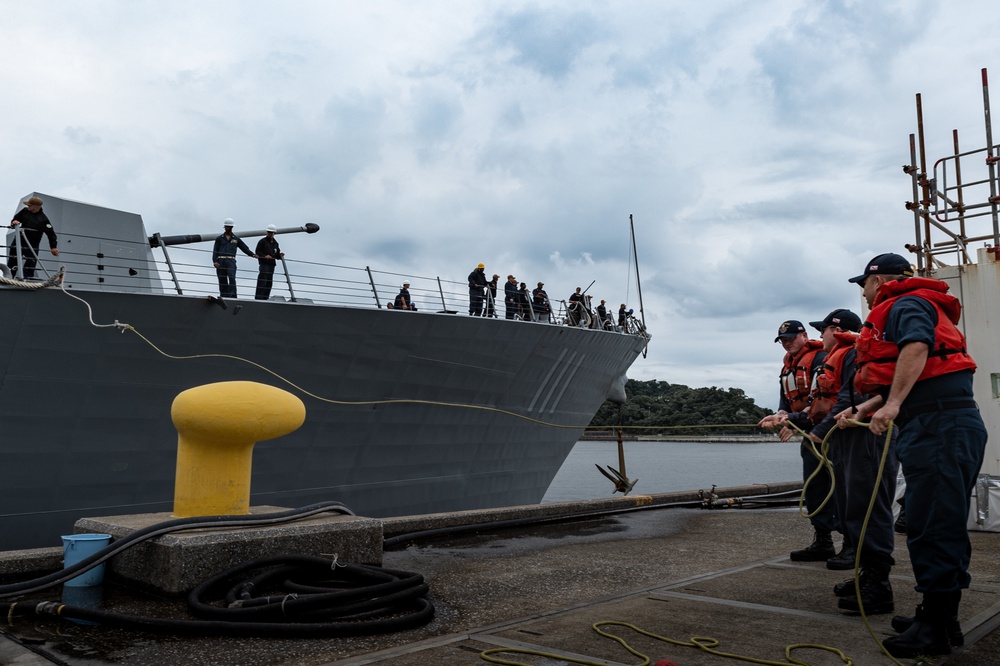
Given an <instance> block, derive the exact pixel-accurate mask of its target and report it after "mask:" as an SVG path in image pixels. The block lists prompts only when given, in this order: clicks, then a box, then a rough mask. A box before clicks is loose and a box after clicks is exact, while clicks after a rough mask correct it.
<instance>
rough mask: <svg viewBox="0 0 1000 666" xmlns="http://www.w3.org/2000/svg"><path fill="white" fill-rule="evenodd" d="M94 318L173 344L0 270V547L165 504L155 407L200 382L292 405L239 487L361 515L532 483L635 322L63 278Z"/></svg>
mask: <svg viewBox="0 0 1000 666" xmlns="http://www.w3.org/2000/svg"><path fill="white" fill-rule="evenodd" d="M75 293H78V294H79V295H80V296H81V297H83V298H84V299H86V301H87V302H89V303H90V304H91V305H92V306H93V310H94V320H95V321H97V322H98V323H108V322H112V321H115V320H118V321H120V322H124V323H128V324H131V325H132V326H134V327H135V328H136V330H138V331H139V332H140V333H142V334H143V335H144V336H146V337H147V338H149V339H150V341H152V342H153V343H155V344H156V345H157V346H158V347H160V349H162V350H163V351H164V352H166V353H168V354H172V355H197V354H228V355H233V356H239V357H243V358H246V359H249V360H252V361H254V362H257V363H260V364H261V365H264V366H266V367H268V368H269V369H271V370H273V371H274V372H275V373H277V374H279V375H281V376H282V377H285V378H287V379H288V380H290V381H291V382H294V383H295V384H297V385H298V386H300V387H302V388H303V389H305V390H307V391H310V392H312V393H315V394H317V395H319V396H322V397H323V398H329V399H334V400H339V401H379V400H398V399H402V400H406V399H417V400H421V401H429V402H430V403H458V404H461V405H475V406H486V407H495V408H498V409H502V410H507V411H510V412H514V413H515V414H519V415H522V416H525V417H529V418H530V419H536V420H537V421H543V422H546V423H551V424H556V425H559V426H571V427H567V428H559V427H551V426H549V425H543V424H541V423H538V422H535V421H531V420H524V419H519V418H515V417H513V416H510V415H506V414H502V413H498V412H495V411H488V410H482V409H469V408H463V407H455V406H447V405H437V404H427V403H421V404H405V403H404V404H376V405H370V404H368V405H354V406H351V405H340V404H332V403H328V402H324V401H321V400H317V399H314V398H311V397H308V396H306V395H303V394H302V393H300V392H299V391H298V390H296V389H294V388H292V387H290V386H288V385H286V384H283V383H282V382H281V381H280V380H278V379H277V378H275V377H274V376H273V375H270V374H268V373H267V372H264V371H262V370H260V369H258V368H255V367H252V366H250V365H248V364H245V363H241V362H239V361H236V360H232V359H223V358H199V359H191V360H173V359H169V358H166V357H165V356H163V355H161V354H160V353H159V352H157V351H156V350H155V349H153V348H152V347H151V346H150V345H148V344H147V343H146V342H144V341H143V340H142V339H141V338H140V337H139V336H137V335H135V334H134V333H131V332H124V333H123V332H121V331H119V330H116V329H112V328H97V327H94V326H92V325H91V324H90V323H89V322H88V319H87V311H86V308H85V307H84V305H83V304H81V303H80V302H78V301H75V300H73V299H71V298H70V297H68V296H67V295H66V294H63V293H61V291H59V290H57V289H44V290H38V291H21V290H14V289H0V312H3V319H4V323H3V326H2V327H0V431H2V439H0V460H2V464H0V549H12V548H27V547H36V546H44V545H48V546H51V545H56V544H57V543H58V536H59V534H60V533H67V532H70V531H71V529H72V525H73V522H74V521H75V520H76V519H77V518H79V517H81V516H84V515H117V514H127V513H142V512H149V511H169V510H170V509H171V507H172V498H173V483H174V471H175V453H176V445H177V435H176V431H175V430H174V429H173V426H172V423H171V421H170V406H171V402H172V401H173V399H174V397H175V396H176V395H177V394H178V393H179V392H181V391H183V390H185V389H188V388H191V387H193V386H198V385H201V384H206V383H212V382H219V381H230V380H251V381H257V382H263V383H267V384H271V385H274V386H278V387H281V388H285V389H286V390H289V391H291V392H293V393H295V394H297V395H299V397H301V398H302V399H303V401H304V402H305V405H306V410H307V417H306V423H305V424H304V425H303V426H302V428H301V429H299V430H298V431H296V432H295V433H293V434H291V435H288V436H286V437H283V438H281V439H278V440H275V441H270V442H261V443H259V444H257V446H256V447H255V450H254V468H253V469H254V471H253V482H252V503H253V504H257V505H259V504H270V505H278V506H289V507H295V506H302V505H305V504H309V503H312V502H316V501H321V500H339V501H341V502H344V503H345V504H347V505H348V506H349V507H351V508H352V509H353V510H354V511H355V512H357V513H359V514H362V515H369V516H387V515H407V514H420V513H427V512H437V511H450V510H461V509H472V508H482V507H493V506H505V505H514V504H525V503H534V502H538V501H539V500H540V499H541V498H542V495H543V494H544V492H545V490H546V488H547V487H548V485H549V483H550V482H551V480H552V478H553V476H554V475H555V473H556V472H557V471H558V469H559V466H560V465H561V464H562V462H563V460H564V459H565V457H566V455H567V454H568V453H569V451H570V449H571V448H572V446H573V444H574V442H576V440H577V439H578V438H579V436H580V434H581V432H582V430H583V426H585V425H586V424H588V423H589V421H590V419H591V418H592V417H593V414H594V413H595V412H596V410H597V409H598V408H599V407H600V405H601V404H602V403H603V401H604V400H605V398H606V396H607V395H608V393H609V390H611V388H612V387H613V386H614V384H615V382H617V381H619V380H620V379H621V378H622V377H623V375H624V373H625V372H626V370H627V369H628V367H629V366H630V365H631V364H632V362H633V361H634V360H635V358H636V356H637V355H638V354H639V353H640V352H641V351H642V348H643V346H644V345H645V344H646V342H645V340H643V339H642V338H638V337H636V336H633V335H626V334H622V333H618V332H609V331H599V330H591V329H581V328H571V327H566V326H553V325H547V324H540V323H533V322H520V321H505V320H502V319H501V320H496V319H483V318H478V317H468V316H460V315H453V314H435V313H424V312H416V313H411V312H394V311H391V310H381V309H363V308H351V307H336V306H321V305H308V304H292V303H276V302H264V301H241V302H239V306H240V307H233V304H230V308H229V309H228V310H223V309H222V308H220V307H218V306H217V305H214V304H212V303H210V302H209V301H208V300H207V299H205V298H201V297H188V296H177V295H166V294H150V293H113V292H98V291H93V292H92V291H82V292H75Z"/></svg>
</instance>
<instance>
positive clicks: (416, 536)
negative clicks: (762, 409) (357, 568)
mask: <svg viewBox="0 0 1000 666" xmlns="http://www.w3.org/2000/svg"><path fill="white" fill-rule="evenodd" d="M800 494H801V491H799V490H787V491H783V492H780V493H770V494H765V495H748V496H746V497H742V498H740V499H741V500H742V502H744V503H747V504H765V503H772V502H768V501H767V500H761V501H758V500H757V498H779V497H782V496H785V495H789V496H792V495H794V496H795V497H796V498H797V497H798V496H799V495H800ZM795 501H796V502H797V501H798V500H797V499H796V500H795ZM785 502H791V500H790V499H786V500H774V501H773V504H775V505H778V504H783V503H785ZM703 506H704V502H703V501H702V500H700V499H697V500H684V501H677V502H663V503H660V504H642V505H635V506H625V507H615V508H611V509H593V510H590V511H570V512H567V513H559V514H551V515H547V516H531V517H527V518H511V519H510V520H496V521H493V522H488V523H473V524H468V525H452V526H450V527H438V528H435V529H430V530H420V531H417V532H407V533H404V534H397V535H394V536H391V537H388V538H385V539H383V540H382V550H384V551H388V550H392V549H394V548H397V547H399V546H402V545H405V544H409V543H413V542H415V541H420V540H423V539H433V538H437V537H442V536H455V535H458V534H465V533H467V532H488V531H490V530H500V529H505V528H508V527H523V526H528V525H542V524H548V523H561V522H569V521H574V520H586V519H587V518H599V517H601V516H613V515H616V514H619V513H632V512H634V511H654V510H656V509H678V508H691V509H697V508H702V507H703ZM746 508H753V507H749V506H748V507H746Z"/></svg>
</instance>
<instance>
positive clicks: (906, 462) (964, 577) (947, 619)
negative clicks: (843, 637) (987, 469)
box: [837, 253, 987, 658]
mask: <svg viewBox="0 0 1000 666" xmlns="http://www.w3.org/2000/svg"><path fill="white" fill-rule="evenodd" d="M849 281H850V282H853V283H855V284H858V285H860V286H861V289H862V293H863V294H864V297H865V299H866V300H867V301H868V305H869V306H870V307H871V309H872V311H871V314H869V315H868V320H867V321H866V322H865V326H864V329H863V330H862V332H861V337H860V339H859V340H858V342H857V368H858V370H857V375H856V377H855V384H856V386H857V387H858V389H859V390H860V391H862V392H869V391H870V392H873V393H876V394H877V395H876V397H874V398H872V399H870V400H868V401H866V402H865V403H863V404H861V405H859V406H858V412H857V414H858V417H860V418H865V417H868V416H869V415H870V416H871V422H870V424H869V426H868V427H869V430H871V432H873V433H875V434H876V435H882V434H883V433H884V432H885V431H886V429H887V428H888V426H889V424H890V422H894V423H895V424H896V426H898V427H899V441H898V443H897V445H896V452H897V454H898V456H899V463H900V465H901V466H902V468H903V475H904V476H905V478H906V497H905V501H906V545H907V547H908V549H909V551H910V563H911V564H912V566H913V574H914V577H915V578H916V580H917V585H916V590H917V592H920V593H922V594H923V602H922V603H921V604H920V605H919V606H917V611H916V614H915V615H914V617H913V618H908V617H896V618H893V622H892V626H893V628H894V629H896V631H900V632H902V633H901V634H900V635H898V636H891V637H889V638H886V639H885V640H884V641H882V645H883V646H884V647H885V648H886V650H887V651H888V652H889V653H890V654H891V655H892V656H894V657H902V658H912V657H915V656H916V655H918V654H923V655H939V654H950V653H951V646H952V645H960V644H961V643H962V640H963V639H962V632H961V627H960V626H959V624H958V607H959V604H960V602H961V599H962V590H963V589H965V588H967V587H969V582H970V580H971V579H970V576H969V573H968V567H969V558H970V556H971V553H972V545H971V543H970V541H969V533H968V529H967V528H966V525H967V521H968V517H969V495H970V494H971V492H972V488H973V486H974V484H975V481H976V475H977V474H978V473H979V469H980V467H981V466H982V462H983V454H984V451H985V448H986V436H987V435H986V428H985V426H984V425H983V420H982V417H981V416H980V415H979V409H978V407H977V406H976V403H975V400H974V399H973V394H972V373H973V371H974V370H975V368H976V364H975V362H974V361H973V360H972V357H971V356H969V354H968V352H967V351H966V346H965V337H964V336H963V335H962V333H961V332H960V331H959V330H958V328H957V327H956V326H955V324H956V323H957V322H958V321H959V316H960V314H961V304H960V303H959V302H958V299H956V298H955V297H953V296H951V295H950V294H948V293H947V291H948V285H947V284H945V283H944V282H942V281H941V280H933V279H928V278H918V277H913V269H912V268H911V267H910V264H909V262H908V261H907V260H906V259H904V258H903V257H901V256H899V255H898V254H892V253H888V254H881V255H879V256H877V257H875V258H873V259H872V260H871V261H869V262H868V264H867V265H866V266H865V270H864V272H863V273H862V274H861V275H858V276H856V277H853V278H851V279H850V280H849ZM849 416H850V414H847V413H844V414H839V415H838V416H837V418H838V420H840V422H841V424H842V425H844V426H847V425H848V424H847V423H846V421H845V420H844V419H846V418H848V417H849Z"/></svg>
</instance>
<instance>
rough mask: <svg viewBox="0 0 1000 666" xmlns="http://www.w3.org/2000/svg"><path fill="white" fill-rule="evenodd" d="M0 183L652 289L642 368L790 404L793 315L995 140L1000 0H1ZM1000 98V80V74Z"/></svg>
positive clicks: (441, 261)
mask: <svg viewBox="0 0 1000 666" xmlns="http://www.w3.org/2000/svg"><path fill="white" fill-rule="evenodd" d="M0 12H2V15H3V16H4V25H5V27H6V29H5V30H4V41H5V49H4V52H5V55H4V57H3V58H2V59H0V87H2V88H3V89H4V91H5V95H4V104H3V105H2V106H0V136H2V137H3V142H2V145H3V147H4V158H5V159H3V160H0V184H2V185H0V188H2V192H3V194H2V197H3V199H2V200H4V201H6V202H7V203H6V205H7V206H8V208H9V210H10V211H11V213H13V212H14V211H15V210H16V209H17V208H18V201H19V199H20V197H23V196H24V195H25V194H27V193H29V192H33V191H39V192H46V193H50V194H54V195H58V196H61V197H66V198H70V199H76V200H79V201H85V202H88V203H94V204H98V205H102V206H108V207H112V208H119V209H123V210H128V211H132V212H137V213H140V214H142V216H143V219H144V221H145V223H146V227H147V229H148V230H149V231H150V232H153V231H159V232H161V233H164V234H170V233H194V232H205V231H212V230H215V229H217V227H218V226H219V224H220V222H221V220H222V219H223V218H226V217H232V218H234V219H235V220H236V221H237V225H238V227H239V226H243V227H244V228H248V227H258V228H259V227H260V226H263V225H265V224H268V223H272V222H274V223H277V224H279V226H280V225H283V224H287V223H291V224H301V223H304V222H316V223H319V224H320V225H321V226H322V227H323V231H321V232H320V234H319V235H318V236H315V237H310V239H309V241H308V242H305V241H304V240H300V239H301V238H303V237H293V236H287V237H283V246H284V249H285V251H286V253H287V254H288V255H289V258H290V259H293V258H304V259H309V260H311V261H324V262H332V263H336V264H341V265H350V266H365V265H370V266H371V267H372V268H377V269H382V270H388V271H398V272H400V273H403V274H412V275H423V276H435V275H440V276H442V277H446V278H451V279H456V280H461V279H463V278H464V276H465V275H466V274H467V273H468V271H469V270H471V268H472V267H473V266H474V265H475V264H476V263H477V262H479V261H483V262H484V263H486V266H487V272H489V273H493V272H496V273H499V274H501V275H502V276H505V275H506V274H508V273H514V274H516V275H517V276H518V277H519V278H520V279H522V280H524V281H526V282H528V283H529V285H533V283H534V282H536V281H538V280H543V281H545V283H546V286H547V288H548V289H549V293H550V295H551V296H553V297H555V298H565V297H567V296H568V295H569V294H570V293H571V292H572V290H573V288H574V287H575V286H578V285H582V286H586V285H587V284H588V283H589V282H590V281H591V280H596V283H595V284H594V286H593V287H592V289H591V292H590V293H591V294H593V295H594V296H595V297H596V298H605V299H607V300H608V302H609V303H611V304H615V305H617V304H618V303H619V302H622V301H626V300H627V301H628V303H629V305H630V306H631V307H634V308H635V309H636V311H638V309H639V307H638V299H637V298H636V291H635V287H634V286H631V287H630V286H629V284H630V280H629V278H630V277H631V278H633V281H634V271H630V269H629V265H628V258H629V247H630V244H629V236H628V220H629V215H630V214H631V215H633V216H634V218H635V223H636V231H637V238H638V254H639V261H640V275H641V278H642V291H643V297H644V305H645V308H644V310H645V317H646V321H647V324H648V327H649V329H650V330H651V331H652V333H653V335H654V336H655V337H654V340H653V343H652V345H651V347H650V354H649V357H648V358H647V359H640V360H639V361H637V363H636V364H635V365H634V366H633V368H632V371H631V373H630V376H632V377H633V378H636V379H644V380H645V379H659V380H664V381H668V382H671V383H680V384H687V385H690V386H719V387H739V388H743V389H744V390H746V391H747V392H748V393H749V394H750V395H751V396H753V397H754V398H755V399H757V401H758V402H759V403H760V404H761V405H763V406H768V407H776V403H777V395H776V393H777V382H776V373H777V365H778V364H779V363H780V357H781V350H780V348H779V347H778V346H777V345H775V344H774V343H773V339H774V335H775V331H776V329H777V327H778V325H779V324H780V323H781V321H782V320H784V319H786V318H797V319H801V320H803V321H809V320H815V319H821V318H822V317H823V316H824V315H825V314H826V313H827V312H829V311H830V310H832V309H834V308H837V307H851V308H852V309H855V310H856V311H857V310H859V308H860V295H859V290H858V289H857V288H856V287H854V286H853V285H849V284H848V283H847V282H846V278H847V277H849V276H851V275H854V274H857V273H858V272H859V271H860V270H861V268H862V267H863V264H864V263H865V262H866V261H867V260H868V259H869V258H870V257H871V256H873V255H875V254H878V253H880V252H883V251H887V250H892V251H899V252H903V249H902V245H903V243H906V242H911V241H912V238H913V231H912V216H911V214H910V213H908V212H907V211H906V210H905V209H904V207H903V202H904V201H905V200H907V199H909V198H911V196H910V187H911V186H910V181H909V179H908V178H907V177H905V176H904V174H903V172H902V169H901V168H900V167H901V165H903V164H905V163H907V162H908V161H909V138H908V137H909V134H910V133H911V132H915V131H916V112H915V104H914V95H915V93H918V92H920V93H923V106H924V117H925V123H926V131H927V142H928V145H929V153H930V154H929V156H928V157H929V158H930V159H935V158H937V157H941V156H944V155H945V154H947V153H949V152H950V151H951V130H952V129H958V130H959V133H960V136H961V137H962V139H963V144H964V145H965V146H966V147H969V148H971V147H981V146H983V145H985V143H986V141H985V132H984V123H983V95H982V86H981V76H980V70H981V69H982V68H983V67H986V68H990V69H991V71H992V72H994V76H995V77H996V79H997V81H1000V56H998V55H997V54H998V50H997V47H996V36H997V33H996V27H997V25H1000V5H998V4H997V3H996V2H995V0H982V1H979V0H970V1H968V2H966V1H954V0H952V1H951V2H945V1H944V0H909V1H907V2H895V1H884V2H883V1H879V2H867V1H864V2H863V1H861V0H858V1H842V2H824V1H821V0H762V1H758V2H753V3H750V2H742V1H735V0H713V1H712V2H702V3H693V2H679V1H674V0H662V1H653V0H647V1H635V2H629V1H622V2H587V1H584V0H572V1H566V2H519V1H507V2H502V3H501V2H481V1H474V0H463V1H461V2H459V1H455V0H452V1H449V2H438V1H433V0H424V1H423V2H419V3H414V2H394V1H392V2H390V1H385V0H370V1H366V2H346V1H334V0H331V1H323V2H320V1H316V2H295V1H289V0H284V1H282V2H280V3H279V2H270V3H264V2H249V1H242V2H216V1H212V0H209V1H205V0H199V1H198V2H188V1H186V0H173V1H171V2H150V1H132V0H130V1H128V2H126V1H124V0H119V1H112V2H99V1H89V2H75V1H70V0H64V1H61V2H52V1H49V0H36V1H34V2H31V3H28V2H23V1H20V0H18V1H0ZM995 97H996V103H997V104H1000V95H997V96H995Z"/></svg>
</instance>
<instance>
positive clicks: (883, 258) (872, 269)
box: [848, 252, 913, 284]
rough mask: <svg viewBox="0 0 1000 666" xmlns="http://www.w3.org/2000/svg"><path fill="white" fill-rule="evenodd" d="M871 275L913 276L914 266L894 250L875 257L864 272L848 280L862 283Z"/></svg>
mask: <svg viewBox="0 0 1000 666" xmlns="http://www.w3.org/2000/svg"><path fill="white" fill-rule="evenodd" d="M869 275H905V276H906V277H913V266H910V262H909V261H907V260H906V259H905V258H904V257H901V256H899V255H898V254H894V253H892V252H886V253H885V254H880V255H878V256H877V257H874V258H873V259H872V260H871V261H869V262H868V265H867V266H865V272H864V273H862V274H861V275H858V276H855V277H852V278H851V279H850V280H848V282H853V283H855V284H861V283H862V282H864V281H865V280H866V279H868V276H869Z"/></svg>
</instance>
